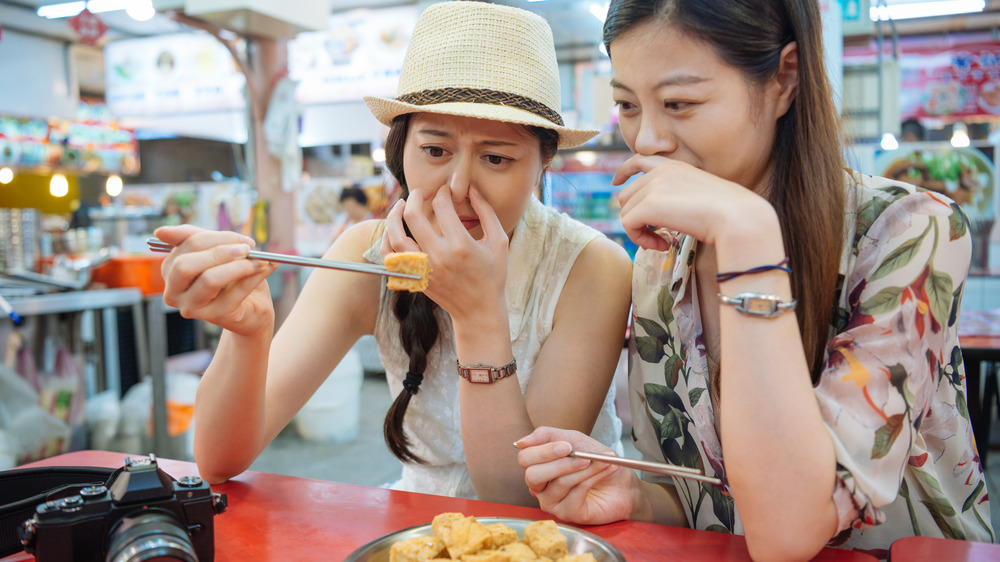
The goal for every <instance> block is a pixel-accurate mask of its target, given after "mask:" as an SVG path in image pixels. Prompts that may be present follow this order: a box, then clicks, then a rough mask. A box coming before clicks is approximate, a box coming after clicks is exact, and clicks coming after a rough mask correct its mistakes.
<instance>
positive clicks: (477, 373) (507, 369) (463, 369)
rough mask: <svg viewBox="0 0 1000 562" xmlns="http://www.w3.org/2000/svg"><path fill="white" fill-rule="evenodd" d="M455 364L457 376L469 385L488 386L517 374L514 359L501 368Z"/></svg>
mask: <svg viewBox="0 0 1000 562" xmlns="http://www.w3.org/2000/svg"><path fill="white" fill-rule="evenodd" d="M455 364H456V365H458V376H460V377H462V378H463V379H465V380H467V381H469V382H471V383H477V384H490V383H493V382H496V381H498V380H500V379H504V378H507V377H509V376H511V375H513V374H515V373H517V360H516V359H511V360H510V363H507V364H506V365H504V366H503V367H490V366H488V365H462V364H461V363H459V362H458V361H455Z"/></svg>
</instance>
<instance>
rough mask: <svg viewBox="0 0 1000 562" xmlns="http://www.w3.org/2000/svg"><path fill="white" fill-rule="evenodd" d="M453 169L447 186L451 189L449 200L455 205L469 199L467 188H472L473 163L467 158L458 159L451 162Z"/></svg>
mask: <svg viewBox="0 0 1000 562" xmlns="http://www.w3.org/2000/svg"><path fill="white" fill-rule="evenodd" d="M452 162H453V163H454V167H453V168H452V169H451V177H449V178H448V186H449V187H450V188H451V198H452V200H453V201H455V202H456V203H458V202H461V201H465V200H466V199H468V198H469V188H470V187H471V186H472V175H473V162H472V161H471V158H469V157H465V156H462V157H458V158H454V159H453V160H452Z"/></svg>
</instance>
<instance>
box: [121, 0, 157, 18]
mask: <svg viewBox="0 0 1000 562" xmlns="http://www.w3.org/2000/svg"><path fill="white" fill-rule="evenodd" d="M125 13H126V14H128V16H129V17H130V18H132V19H134V20H135V21H149V20H151V19H153V16H155V15H156V10H155V9H154V8H153V0H132V2H129V3H128V7H126V8H125Z"/></svg>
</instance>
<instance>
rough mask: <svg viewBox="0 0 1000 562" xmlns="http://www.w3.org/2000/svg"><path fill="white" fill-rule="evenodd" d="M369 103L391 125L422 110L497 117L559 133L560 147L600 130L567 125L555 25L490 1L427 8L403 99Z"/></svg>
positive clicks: (400, 92) (409, 59)
mask: <svg viewBox="0 0 1000 562" xmlns="http://www.w3.org/2000/svg"><path fill="white" fill-rule="evenodd" d="M364 100H365V103H366V104H367V105H368V109H370V110H371V112H372V114H374V115H375V118H376V119H378V120H379V122H381V123H382V124H384V125H391V124H392V120H393V118H394V117H396V116H398V115H402V114H404V113H418V112H429V113H444V114H448V115H459V116H463V117H475V118H479V119H492V120H494V121H506V122H510V123H518V124H521V125H534V126H536V127H544V128H546V129H552V130H554V131H557V132H558V133H559V147H560V148H567V147H570V146H577V145H580V144H583V143H585V142H587V141H588V140H589V139H591V138H593V137H594V136H595V135H596V134H597V133H598V132H599V131H592V130H585V129H571V128H569V127H566V126H564V125H563V120H562V117H561V116H560V115H559V111H558V109H559V106H560V96H559V68H558V66H557V64H556V52H555V47H554V46H553V42H552V30H551V29H550V28H549V24H548V23H546V21H545V20H544V19H542V18H541V17H540V16H538V15H536V14H533V13H531V12H529V11H527V10H521V9H519V8H512V7H509V6H499V5H495V4H487V3H484V2H472V1H453V2H441V3H438V4H433V5H431V6H430V7H428V8H427V9H426V10H424V12H423V13H422V14H421V15H420V17H419V18H418V19H417V23H416V25H415V26H414V28H413V35H412V37H411V39H410V44H409V46H408V47H407V50H406V57H405V59H404V60H403V68H402V71H401V73H400V76H399V86H398V88H397V95H396V98H395V99H388V98H380V97H375V96H365V98H364Z"/></svg>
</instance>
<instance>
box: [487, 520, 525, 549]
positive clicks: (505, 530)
mask: <svg viewBox="0 0 1000 562" xmlns="http://www.w3.org/2000/svg"><path fill="white" fill-rule="evenodd" d="M486 530H487V531H489V532H490V538H489V539H488V540H487V541H486V544H484V545H483V548H490V549H497V548H500V547H501V546H503V545H505V544H510V543H512V542H517V531H515V530H514V528H513V527H511V526H509V525H504V524H503V523H493V524H491V525H487V526H486Z"/></svg>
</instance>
